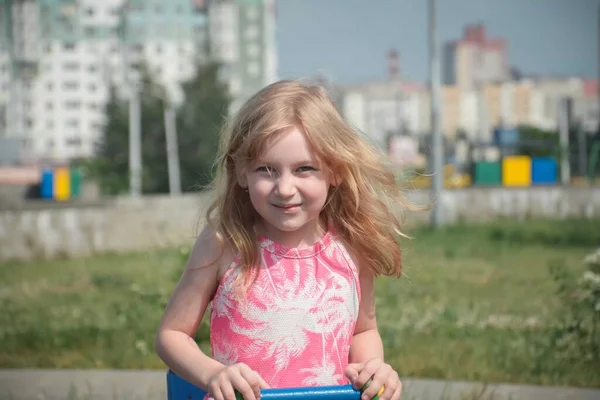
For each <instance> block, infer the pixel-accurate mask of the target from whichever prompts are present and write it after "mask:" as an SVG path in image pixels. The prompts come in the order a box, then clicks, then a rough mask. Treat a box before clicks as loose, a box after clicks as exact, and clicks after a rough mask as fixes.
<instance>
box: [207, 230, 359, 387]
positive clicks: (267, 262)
mask: <svg viewBox="0 0 600 400" xmlns="http://www.w3.org/2000/svg"><path fill="white" fill-rule="evenodd" d="M260 244H261V255H262V258H263V264H262V266H261V269H260V271H259V274H258V277H257V279H256V281H255V282H254V283H253V284H252V286H251V287H250V288H249V289H248V291H247V293H246V294H245V295H244V296H243V298H239V297H236V295H235V293H234V283H235V279H236V277H237V276H238V274H239V268H237V264H236V263H234V264H232V266H231V267H230V269H229V270H228V272H227V273H226V274H225V276H224V277H223V279H222V282H221V283H220V285H219V287H218V289H217V292H216V293H215V296H214V298H213V302H212V303H213V304H212V311H211V347H212V353H213V357H214V358H215V359H217V360H219V361H220V362H222V363H224V364H226V365H231V364H234V363H238V362H243V363H245V364H248V365H249V366H250V367H251V368H252V369H254V370H255V371H257V372H258V373H259V374H260V375H261V376H262V377H263V378H264V379H265V380H266V381H267V383H269V385H270V386H271V387H298V386H317V385H337V384H344V383H347V381H346V378H345V377H344V373H343V372H344V368H345V367H346V365H347V364H348V352H349V349H350V343H351V341H352V336H353V334H354V327H355V325H356V319H357V317H358V305H359V301H360V288H359V283H358V272H357V269H356V266H355V265H354V263H353V262H352V261H351V259H350V257H349V256H348V253H347V252H346V249H345V248H344V246H343V244H342V243H341V242H340V241H339V240H337V239H336V238H335V237H334V235H333V234H332V233H331V232H328V233H327V234H326V235H325V236H324V237H323V238H322V239H321V240H320V241H318V242H317V243H315V244H314V245H312V246H310V247H306V248H297V249H290V248H286V247H284V246H281V245H280V244H278V243H275V242H273V241H272V240H270V239H267V238H264V237H263V238H260Z"/></svg>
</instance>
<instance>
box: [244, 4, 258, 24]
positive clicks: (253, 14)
mask: <svg viewBox="0 0 600 400" xmlns="http://www.w3.org/2000/svg"><path fill="white" fill-rule="evenodd" d="M246 18H247V19H248V20H249V21H255V20H257V19H258V10H257V9H256V8H255V7H248V8H246Z"/></svg>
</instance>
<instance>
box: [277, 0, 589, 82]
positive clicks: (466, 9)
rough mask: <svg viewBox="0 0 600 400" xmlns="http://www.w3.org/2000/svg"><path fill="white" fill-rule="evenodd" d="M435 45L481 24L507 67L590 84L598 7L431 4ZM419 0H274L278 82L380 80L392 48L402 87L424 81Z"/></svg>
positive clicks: (492, 1) (547, 2)
mask: <svg viewBox="0 0 600 400" xmlns="http://www.w3.org/2000/svg"><path fill="white" fill-rule="evenodd" d="M437 4H438V6H437V8H438V10H437V15H438V29H439V38H440V43H442V44H443V43H444V42H445V41H448V40H455V39H459V38H460V37H462V34H463V27H464V25H465V24H468V23H479V22H481V23H483V24H485V26H486V29H487V33H488V36H489V37H492V38H493V37H504V38H506V39H507V41H508V58H509V63H510V65H511V66H515V67H517V68H519V70H521V71H522V72H523V73H525V74H527V75H554V76H556V75H562V76H564V75H568V76H582V77H587V78H595V77H596V76H597V75H598V72H597V65H598V61H597V58H598V56H597V50H596V48H597V47H598V45H597V43H598V40H597V36H598V33H597V25H598V20H599V17H598V15H599V9H600V0H438V1H437ZM427 13H428V1H427V0H277V48H278V57H279V76H280V78H303V77H311V76H315V75H316V73H317V72H319V71H321V72H322V73H324V74H325V75H326V76H327V77H329V78H330V79H332V80H334V81H335V82H338V83H357V82H363V81H367V80H371V79H380V78H383V77H384V76H385V74H386V54H387V52H388V51H389V49H391V48H396V49H397V50H398V51H399V53H400V57H401V65H402V67H401V68H402V71H403V75H404V76H405V77H406V79H407V80H411V81H417V82H426V81H427V80H428V74H429V50H428V40H429V39H428V33H427V30H428V27H427Z"/></svg>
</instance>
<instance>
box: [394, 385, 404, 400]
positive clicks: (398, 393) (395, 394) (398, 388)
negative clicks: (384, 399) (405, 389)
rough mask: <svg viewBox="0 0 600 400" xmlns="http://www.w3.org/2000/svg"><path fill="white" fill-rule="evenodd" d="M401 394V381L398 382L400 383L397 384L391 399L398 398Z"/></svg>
mask: <svg viewBox="0 0 600 400" xmlns="http://www.w3.org/2000/svg"><path fill="white" fill-rule="evenodd" d="M401 395H402V383H400V385H398V387H397V388H396V391H395V392H394V394H393V395H392V400H400V396H401Z"/></svg>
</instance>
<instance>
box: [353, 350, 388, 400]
mask: <svg viewBox="0 0 600 400" xmlns="http://www.w3.org/2000/svg"><path fill="white" fill-rule="evenodd" d="M381 363H382V362H381V360H378V359H373V360H370V361H368V362H367V363H366V364H365V365H364V367H363V368H362V370H360V373H359V374H358V377H357V378H356V381H355V382H354V387H355V388H357V389H360V390H361V391H363V392H364V391H367V390H368V391H369V392H368V393H370V394H371V396H369V397H367V398H368V399H370V398H371V397H373V396H374V395H375V393H377V391H378V390H379V388H381V385H383V382H381V379H380V382H379V386H377V388H372V385H373V382H371V383H370V384H369V386H368V387H365V384H366V383H367V382H368V381H369V379H371V380H374V378H375V376H374V375H375V372H377V371H378V369H379V367H380V365H381Z"/></svg>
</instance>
